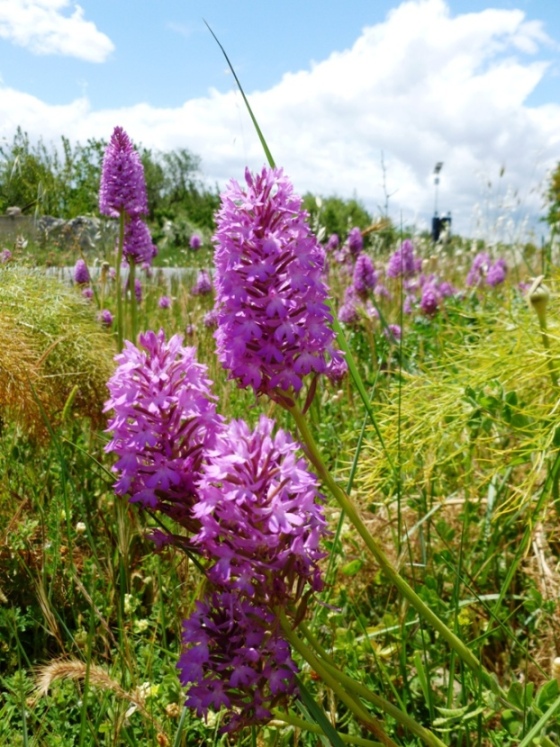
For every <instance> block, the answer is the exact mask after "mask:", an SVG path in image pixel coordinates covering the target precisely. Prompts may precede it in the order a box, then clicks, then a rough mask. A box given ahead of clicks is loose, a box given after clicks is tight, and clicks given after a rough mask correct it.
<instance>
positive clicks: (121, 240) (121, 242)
mask: <svg viewBox="0 0 560 747" xmlns="http://www.w3.org/2000/svg"><path fill="white" fill-rule="evenodd" d="M123 246H124V210H121V214H120V218H119V241H118V244H117V265H116V267H115V282H116V284H117V347H118V349H119V353H120V352H121V350H122V349H123V338H124V334H123V329H124V319H123V299H122V284H121V262H122V256H123Z"/></svg>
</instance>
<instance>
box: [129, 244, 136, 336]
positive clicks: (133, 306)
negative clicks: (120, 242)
mask: <svg viewBox="0 0 560 747" xmlns="http://www.w3.org/2000/svg"><path fill="white" fill-rule="evenodd" d="M135 280H136V262H135V261H134V259H132V257H131V258H130V261H129V271H128V289H129V293H130V327H131V329H130V339H131V341H132V342H136V330H137V327H138V322H137V317H138V313H137V310H138V303H137V301H136V288H135V287H134V283H135Z"/></svg>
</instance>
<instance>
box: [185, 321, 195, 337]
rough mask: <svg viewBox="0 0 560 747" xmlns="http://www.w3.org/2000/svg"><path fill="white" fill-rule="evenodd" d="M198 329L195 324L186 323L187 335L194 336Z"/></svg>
mask: <svg viewBox="0 0 560 747" xmlns="http://www.w3.org/2000/svg"><path fill="white" fill-rule="evenodd" d="M195 331H196V327H195V326H194V324H186V325H185V334H186V336H187V337H192V335H194V333H195Z"/></svg>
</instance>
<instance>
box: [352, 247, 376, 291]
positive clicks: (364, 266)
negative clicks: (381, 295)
mask: <svg viewBox="0 0 560 747" xmlns="http://www.w3.org/2000/svg"><path fill="white" fill-rule="evenodd" d="M376 283H377V273H376V272H375V269H374V267H373V262H372V261H371V259H370V258H369V257H368V255H367V254H360V256H359V257H358V259H357V260H356V264H355V266H354V277H353V281H352V287H353V289H354V292H355V293H356V295H357V296H358V297H359V298H361V299H362V300H364V301H365V300H366V299H367V297H368V296H369V292H370V291H372V290H373V289H374V288H375V285H376Z"/></svg>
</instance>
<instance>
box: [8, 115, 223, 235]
mask: <svg viewBox="0 0 560 747" xmlns="http://www.w3.org/2000/svg"><path fill="white" fill-rule="evenodd" d="M106 146H107V142H106V141H105V140H99V139H90V140H88V141H87V142H86V144H85V145H82V144H80V143H76V144H72V143H71V142H70V140H69V139H68V138H66V137H62V138H61V145H60V147H56V146H55V145H52V146H50V148H49V147H47V146H46V145H45V144H44V142H43V141H42V140H41V139H39V141H38V142H37V143H35V144H33V143H32V142H31V141H30V138H29V136H28V134H27V133H26V132H24V131H23V130H22V129H21V128H18V129H17V131H16V134H15V136H14V139H13V141H12V143H10V144H8V143H5V144H3V145H0V213H5V212H6V209H7V208H8V207H11V206H17V207H20V208H21V209H22V210H23V211H24V212H26V213H28V214H31V213H35V214H37V215H52V216H55V217H60V218H68V219H69V218H75V217H76V216H78V215H97V214H98V192H99V181H100V177H101V168H102V163H103V155H104V153H105V148H106ZM138 151H139V153H140V158H141V159H142V163H143V166H144V175H145V178H146V191H147V196H148V211H149V214H148V220H149V221H150V222H151V223H152V224H154V225H153V227H154V228H155V229H156V234H157V232H158V231H157V229H158V227H159V228H161V226H162V225H163V223H164V222H166V221H169V220H172V221H173V220H176V219H178V218H180V219H181V220H182V221H184V220H185V219H188V222H189V224H192V225H194V226H196V227H199V228H207V229H209V230H212V229H213V226H214V213H215V211H216V209H217V207H218V206H219V194H218V190H217V189H214V190H211V189H208V188H207V187H206V186H205V185H204V182H203V180H202V176H201V172H200V158H199V157H198V156H196V155H194V154H193V153H191V152H190V151H189V150H187V149H186V148H181V149H179V150H176V151H166V152H157V151H152V150H150V149H148V148H144V147H142V146H140V147H139V148H138Z"/></svg>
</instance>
